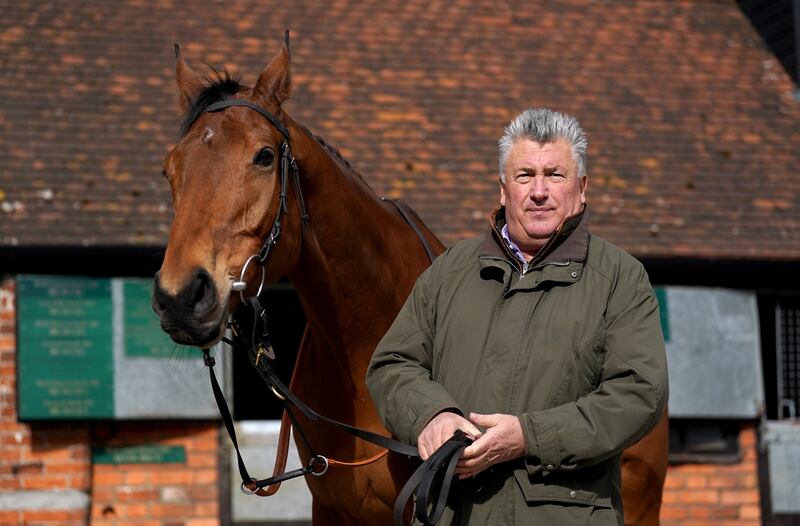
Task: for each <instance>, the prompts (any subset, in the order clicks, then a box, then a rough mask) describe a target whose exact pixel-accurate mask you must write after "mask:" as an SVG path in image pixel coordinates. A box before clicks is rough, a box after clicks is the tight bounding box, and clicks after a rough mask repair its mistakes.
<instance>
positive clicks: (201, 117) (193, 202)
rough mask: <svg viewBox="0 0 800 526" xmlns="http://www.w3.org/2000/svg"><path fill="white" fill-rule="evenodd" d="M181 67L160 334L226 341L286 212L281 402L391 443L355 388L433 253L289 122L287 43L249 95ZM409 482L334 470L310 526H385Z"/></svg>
mask: <svg viewBox="0 0 800 526" xmlns="http://www.w3.org/2000/svg"><path fill="white" fill-rule="evenodd" d="M176 61H177V63H176V74H177V84H178V88H179V93H180V102H181V109H182V111H183V114H184V126H183V129H182V131H181V137H180V140H179V141H178V143H177V144H176V146H175V147H174V148H173V149H172V150H171V151H170V152H169V154H168V155H167V157H166V160H165V162H164V171H163V173H164V175H165V177H166V178H167V179H168V180H169V183H170V186H171V190H172V200H173V205H174V209H175V216H174V220H173V223H172V227H171V231H170V234H169V240H168V245H167V249H166V253H165V255H164V261H163V264H162V266H161V269H160V270H159V272H158V273H157V274H156V278H155V285H154V301H153V303H154V308H155V310H156V312H157V313H158V315H159V317H160V319H161V324H162V327H163V328H164V330H165V331H166V332H167V333H168V334H169V335H170V336H171V337H172V338H173V339H174V340H175V341H176V342H178V343H182V344H186V345H191V346H196V347H208V346H210V345H212V344H215V343H216V342H218V341H219V340H220V339H221V337H222V335H223V333H224V331H225V327H226V322H227V320H228V317H229V314H230V313H231V312H233V309H234V308H235V307H236V306H237V305H238V303H239V302H240V298H239V294H233V293H231V289H232V285H233V284H234V283H235V282H236V281H237V280H238V278H239V276H240V272H242V269H243V267H244V266H245V262H246V261H247V260H248V258H250V256H251V255H253V254H256V253H258V252H259V250H260V249H261V248H262V245H263V243H264V240H265V239H266V238H267V236H268V235H269V234H270V232H271V230H270V229H271V227H272V224H273V219H274V218H275V217H280V216H281V214H280V209H281V208H282V204H281V203H282V202H283V203H285V213H283V214H282V217H283V219H282V231H281V232H282V233H281V235H280V242H279V243H278V244H276V245H275V246H274V250H272V252H271V253H270V255H269V261H268V263H267V265H266V267H265V269H264V271H265V272H266V280H267V282H274V281H276V280H277V279H279V278H280V277H282V276H287V277H288V278H289V280H290V281H291V283H292V284H293V286H294V288H295V289H296V291H297V293H298V295H299V298H300V301H301V304H302V306H303V310H304V311H305V314H306V318H307V320H308V324H307V327H306V331H305V335H304V337H303V340H302V343H301V348H300V350H299V351H298V362H297V364H296V365H295V374H294V377H293V379H292V381H291V386H290V388H291V390H292V391H293V392H294V393H295V394H296V395H297V396H298V397H299V398H300V399H301V400H303V401H304V402H305V403H307V404H308V405H309V406H311V407H312V408H314V409H315V410H316V411H318V412H319V413H322V414H324V415H326V416H328V417H331V418H334V419H336V420H339V421H343V422H346V423H348V424H351V425H355V426H358V427H361V428H364V429H367V430H371V431H374V432H377V433H380V434H382V435H385V436H389V433H388V431H386V429H385V428H384V427H383V426H382V424H381V422H380V420H379V418H378V415H377V412H376V410H375V408H374V406H373V403H372V401H371V398H370V395H369V393H368V392H367V389H366V386H365V383H364V377H365V374H366V369H367V365H368V362H369V360H370V357H371V355H372V352H373V350H374V349H375V347H376V345H377V343H378V341H379V340H380V338H381V337H382V336H383V334H384V332H385V331H386V330H387V329H388V328H389V326H390V324H391V323H392V321H393V320H394V317H395V315H396V314H397V312H398V311H399V310H400V307H401V306H402V304H403V302H404V301H405V299H406V296H407V295H408V294H409V292H410V291H411V288H412V286H413V285H414V283H415V281H416V278H417V277H418V276H419V275H420V274H421V273H422V271H423V270H424V269H425V268H426V267H427V266H428V265H429V264H430V260H429V258H428V255H427V254H426V251H425V250H423V245H422V243H421V239H420V237H419V236H420V235H421V236H422V237H424V239H425V240H426V241H427V243H428V244H429V245H430V247H432V248H433V250H434V252H435V253H436V254H438V253H441V252H442V250H443V249H444V246H443V245H442V243H441V242H440V241H439V240H438V239H437V238H436V236H435V235H434V234H433V233H432V232H431V231H430V230H429V229H428V228H427V227H425V226H424V225H423V224H422V222H421V221H420V220H419V218H418V217H417V216H416V215H415V214H414V215H412V217H411V220H412V222H416V223H417V224H418V225H419V231H420V233H419V235H418V234H417V233H415V231H414V229H412V228H411V227H410V223H409V221H408V220H407V219H405V218H404V217H403V216H402V215H401V213H399V211H398V208H397V207H396V206H395V205H394V204H393V203H391V202H387V201H384V200H381V199H379V198H378V197H377V196H376V195H375V193H374V192H373V191H372V190H371V189H370V188H369V186H368V185H367V183H366V182H365V181H364V180H363V179H362V177H361V176H360V175H359V174H358V173H357V172H356V171H355V170H354V169H353V168H351V166H350V165H349V164H348V163H347V161H346V160H345V159H344V158H343V157H342V156H341V155H340V154H339V153H338V152H337V151H336V150H334V149H333V148H332V147H330V146H329V145H327V144H326V143H325V142H324V141H323V140H321V139H320V138H319V137H316V136H314V135H313V134H312V133H311V132H310V131H308V130H307V129H306V128H305V127H303V126H301V125H299V124H298V123H297V122H295V121H294V120H293V119H292V118H291V117H290V116H289V115H288V114H287V113H286V112H285V111H284V108H283V103H284V102H285V101H286V100H287V98H288V97H289V94H290V91H291V80H290V60H289V49H288V42H287V43H285V44H284V45H283V46H282V47H281V49H280V50H279V51H278V53H277V54H276V55H275V56H274V57H273V58H272V60H271V61H270V62H269V63H268V65H267V66H266V67H265V69H264V70H263V71H262V72H261V74H260V75H259V77H258V79H257V81H256V83H255V85H254V86H253V87H252V88H248V87H246V86H243V85H241V84H240V83H239V81H238V80H237V79H236V78H235V77H234V78H231V77H230V76H229V75H227V74H225V75H224V76H222V75H220V76H218V77H217V78H216V79H211V80H207V79H204V78H203V77H201V76H200V75H198V74H197V73H195V72H194V71H193V70H192V69H191V68H190V67H189V66H188V64H187V63H186V62H185V61H184V60H183V58H182V57H181V56H180V53H178V52H177V47H176ZM232 99H239V100H243V101H247V103H252V104H255V105H257V106H258V107H260V108H263V109H265V110H266V111H267V112H269V113H270V114H271V115H272V116H274V117H275V118H276V119H277V120H278V121H279V123H277V124H275V123H271V122H268V121H267V120H266V119H265V118H264V116H263V115H259V112H258V111H253V109H252V107H246V106H238V105H237V106H231V107H228V108H227V109H225V111H217V112H207V111H206V110H207V109H208V108H209V106H211V105H213V104H215V103H218V102H220V101H225V100H232ZM278 127H283V128H284V129H285V131H286V132H287V133H288V137H289V143H290V146H291V152H292V154H293V156H294V159H295V161H296V166H297V168H298V180H299V186H300V188H302V191H301V192H299V193H298V188H296V187H295V186H294V185H292V184H287V185H286V187H284V188H280V186H281V185H280V184H279V180H280V178H279V175H280V174H279V173H278V171H279V164H280V163H279V159H280V154H281V144H282V141H283V139H284V137H283V135H282V133H281V132H280V130H279V129H278ZM281 191H283V192H285V193H286V195H285V200H282V199H281V196H280V193H281ZM299 194H302V196H301V195H299ZM302 200H304V201H302ZM301 202H304V203H305V211H304V210H302V209H303V208H304V207H303V206H300V205H299V203H301ZM304 212H306V213H307V215H306V214H305V213H304ZM412 214H413V213H412ZM301 216H303V217H301ZM246 270H247V272H246V273H245V274H246V275H245V278H246V281H247V283H248V284H249V285H248V289H247V291H246V293H247V294H251V295H252V294H256V288H257V286H258V282H259V281H260V278H261V274H260V273H261V269H258V266H257V265H250V267H249V268H247V269H246ZM300 423H301V424H302V427H303V430H304V433H305V435H306V439H307V440H308V441H309V443H310V444H311V445H312V446H313V448H314V449H315V450H317V451H319V452H321V453H322V454H324V455H326V456H329V457H332V458H335V459H338V460H340V461H358V460H362V459H366V458H370V457H374V456H378V454H379V453H380V452H381V450H380V449H379V448H378V447H376V446H373V445H372V444H369V443H366V442H363V441H360V440H358V439H355V438H353V437H352V436H350V435H348V434H345V433H343V432H341V431H338V430H336V429H332V428H330V427H328V426H321V425H319V424H317V423H312V422H308V421H307V420H304V419H303V418H302V417H300ZM295 434H297V431H295ZM665 434H666V424H665V422H664V425H661V426H659V427H657V428H656V434H655V437H656V439H655V441H654V443H652V444H651V443H650V442H643V443H644V444H645V445H646V447H642V446H641V444H642V443H640V445H637V446H634V448H633V449H632V450H629V452H626V457H631V458H632V459H633V461H634V463H633V464H631V463H630V462H628V463H626V464H625V465H626V466H634V465H635V468H636V469H635V470H633V471H632V472H631V471H630V470H628V469H625V470H624V472H625V475H626V481H627V480H628V478H627V477H630V476H631V473H633V476H634V479H632V480H635V482H634V483H633V484H630V485H629V484H627V483H626V484H624V487H625V488H626V493H625V503H626V504H625V507H626V512H627V511H628V507H629V505H628V503H629V502H631V503H632V504H633V503H635V504H634V506H635V507H637V508H638V509H640V510H645V511H646V513H645V514H644V515H646V516H647V517H650V519H648V520H649V522H645V520H646V518H645V517H644V515H642V513H638V515H637V516H641V517H640V522H638V524H657V523H658V508H659V505H660V500H661V486H662V484H663V481H664V472H665V467H666V454H667V453H666V450H665V449H664V447H663V446H664V444H665V443H666V442H665V440H666V437H665ZM295 438H296V439H297V438H298V437H297V436H296V437H295ZM651 442H653V441H652V440H651ZM296 443H297V445H298V452H299V454H300V457H301V459H302V461H303V462H304V463H306V462H308V461H309V459H310V457H311V453H310V451H309V450H308V448H307V447H305V446H304V445H303V441H302V440H296ZM630 451H633V452H634V453H635V455H633V456H631V455H630ZM413 467H414V466H413V463H412V462H411V461H410V460H409V459H408V458H407V457H403V456H400V455H395V454H393V453H390V454H389V455H386V456H383V457H379V459H378V460H377V461H375V462H372V463H369V464H367V465H364V466H361V467H355V468H351V467H341V466H336V465H332V466H331V468H330V469H329V471H328V472H327V473H326V474H325V475H324V476H322V477H306V480H307V482H308V486H309V489H310V491H311V493H312V496H313V501H312V502H313V503H312V514H313V523H314V524H315V525H334V524H358V525H377V524H390V523H391V520H392V507H393V505H394V501H395V498H396V496H397V493H398V492H399V489H400V487H402V484H403V483H404V481H405V480H406V478H407V477H408V475H409V474H410V473H411V471H412V469H413ZM642 490H646V492H647V493H646V494H644V493H642ZM631 516H633V515H631ZM626 522H627V521H626Z"/></svg>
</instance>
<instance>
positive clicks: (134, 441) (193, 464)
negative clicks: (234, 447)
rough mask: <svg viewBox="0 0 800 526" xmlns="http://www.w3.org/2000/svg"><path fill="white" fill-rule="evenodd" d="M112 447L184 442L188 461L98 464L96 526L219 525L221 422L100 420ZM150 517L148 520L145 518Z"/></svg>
mask: <svg viewBox="0 0 800 526" xmlns="http://www.w3.org/2000/svg"><path fill="white" fill-rule="evenodd" d="M95 435H100V436H102V437H103V438H102V443H103V444H104V445H107V446H111V447H115V446H130V445H138V444H159V445H170V446H181V447H183V448H184V449H185V450H186V464H128V465H122V466H120V465H111V464H95V465H94V466H93V467H92V513H91V516H92V525H93V526H150V525H152V526H178V525H180V526H217V525H218V524H219V519H218V517H219V505H218V502H219V492H218V489H217V479H218V475H217V473H218V455H219V444H218V433H217V426H216V424H213V423H209V424H196V423H191V424H186V423H163V424H160V425H147V424H143V423H136V422H126V423H122V424H107V425H96V426H95ZM142 521H145V522H142Z"/></svg>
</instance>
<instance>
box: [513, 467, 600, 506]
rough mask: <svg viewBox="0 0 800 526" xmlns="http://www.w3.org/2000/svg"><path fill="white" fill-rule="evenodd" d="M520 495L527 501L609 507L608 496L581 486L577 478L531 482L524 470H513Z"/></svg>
mask: <svg viewBox="0 0 800 526" xmlns="http://www.w3.org/2000/svg"><path fill="white" fill-rule="evenodd" d="M514 477H515V478H516V479H517V484H518V485H519V488H520V490H521V491H522V495H523V496H524V497H525V500H526V501H527V503H528V504H529V505H530V504H538V503H541V504H545V503H548V502H549V503H555V502H557V503H561V504H573V505H580V506H588V507H596V508H609V509H610V508H611V498H610V497H599V496H598V495H597V493H595V492H593V491H591V490H588V489H584V488H582V486H584V485H583V484H581V483H580V481H579V480H577V479H573V478H570V479H566V480H565V479H561V480H559V481H558V482H555V483H542V482H532V481H531V480H530V477H529V476H528V473H527V472H526V471H524V470H514Z"/></svg>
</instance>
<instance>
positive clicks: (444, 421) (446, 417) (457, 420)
mask: <svg viewBox="0 0 800 526" xmlns="http://www.w3.org/2000/svg"><path fill="white" fill-rule="evenodd" d="M459 429H460V430H462V431H463V432H464V433H465V434H466V435H467V436H468V437H470V438H471V439H473V440H475V439H477V438H478V437H480V436H481V430H480V429H478V428H477V427H475V425H474V424H473V423H472V422H470V421H469V420H467V419H466V418H464V417H463V416H460V415H457V414H456V413H453V412H450V411H442V412H441V413H439V414H438V415H436V416H434V417H433V418H431V420H430V421H429V422H428V424H427V425H426V426H425V428H424V429H423V430H422V433H420V434H419V438H418V439H417V449H418V450H419V456H420V457H421V458H422V460H428V457H430V456H431V455H432V454H433V452H434V451H436V450H437V449H439V448H440V447H441V445H442V444H444V443H445V442H447V441H448V440H450V438H452V436H453V433H455V432H456V431H458V430H459ZM520 432H521V431H520Z"/></svg>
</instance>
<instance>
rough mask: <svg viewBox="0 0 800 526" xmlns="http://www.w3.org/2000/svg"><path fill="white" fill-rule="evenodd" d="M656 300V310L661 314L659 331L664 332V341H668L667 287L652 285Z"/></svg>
mask: <svg viewBox="0 0 800 526" xmlns="http://www.w3.org/2000/svg"><path fill="white" fill-rule="evenodd" d="M653 290H654V291H655V293H656V299H657V300H658V311H659V314H660V316H661V332H663V333H664V342H668V341H669V306H668V305H667V289H665V288H664V287H654V289H653Z"/></svg>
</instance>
